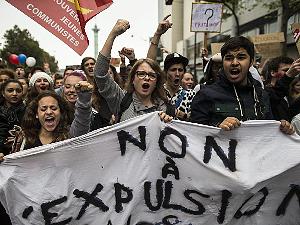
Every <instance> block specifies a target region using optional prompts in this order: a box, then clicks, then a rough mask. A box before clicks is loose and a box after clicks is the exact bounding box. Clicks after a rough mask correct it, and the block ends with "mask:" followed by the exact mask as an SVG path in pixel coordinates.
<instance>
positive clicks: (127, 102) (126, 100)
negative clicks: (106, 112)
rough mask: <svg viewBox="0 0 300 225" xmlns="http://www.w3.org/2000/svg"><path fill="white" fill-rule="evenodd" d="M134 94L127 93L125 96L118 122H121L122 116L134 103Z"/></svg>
mask: <svg viewBox="0 0 300 225" xmlns="http://www.w3.org/2000/svg"><path fill="white" fill-rule="evenodd" d="M132 101H133V98H132V93H128V92H126V94H125V96H124V97H123V98H122V101H121V104H120V111H119V113H118V119H117V122H120V119H121V117H122V114H123V113H124V112H125V111H126V109H128V108H129V106H130V104H131V103H132Z"/></svg>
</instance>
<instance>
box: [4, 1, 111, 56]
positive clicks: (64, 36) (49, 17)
mask: <svg viewBox="0 0 300 225" xmlns="http://www.w3.org/2000/svg"><path fill="white" fill-rule="evenodd" d="M6 1H7V2H9V3H10V4H11V5H13V6H14V7H16V8H17V9H19V10H20V11H22V12H23V13H25V14H26V15H27V16H29V17H30V18H31V19H33V20H34V21H36V22H37V23H39V24H40V25H41V26H43V27H44V28H45V29H47V30H48V31H49V32H51V33H52V34H54V35H55V36H56V37H58V38H59V39H60V40H62V41H63V42H64V43H66V44H67V45H68V46H69V47H70V48H72V49H73V50H74V51H75V52H77V53H78V54H79V55H82V53H83V52H84V51H85V50H86V48H87V47H88V44H89V41H88V38H87V35H86V32H85V25H86V23H87V22H88V21H89V20H90V19H91V18H93V17H94V16H95V15H97V14H98V13H99V12H101V11H103V10H104V9H106V8H107V7H109V6H110V5H111V4H112V0H43V1H41V0H26V1H20V0H6Z"/></svg>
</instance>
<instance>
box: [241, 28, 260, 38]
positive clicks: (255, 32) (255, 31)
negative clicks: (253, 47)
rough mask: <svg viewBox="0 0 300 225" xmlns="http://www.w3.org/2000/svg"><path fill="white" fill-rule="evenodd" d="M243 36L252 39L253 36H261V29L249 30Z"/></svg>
mask: <svg viewBox="0 0 300 225" xmlns="http://www.w3.org/2000/svg"><path fill="white" fill-rule="evenodd" d="M242 35H243V36H245V37H251V36H255V35H259V28H255V29H252V30H248V31H246V32H244V33H242Z"/></svg>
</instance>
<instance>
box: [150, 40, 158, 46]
mask: <svg viewBox="0 0 300 225" xmlns="http://www.w3.org/2000/svg"><path fill="white" fill-rule="evenodd" d="M150 43H151V44H153V45H156V46H158V43H154V42H153V41H150Z"/></svg>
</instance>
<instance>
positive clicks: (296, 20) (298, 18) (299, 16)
mask: <svg viewBox="0 0 300 225" xmlns="http://www.w3.org/2000/svg"><path fill="white" fill-rule="evenodd" d="M293 23H300V13H296V14H294V15H293V16H291V17H290V19H289V21H288V25H287V34H291V33H292V30H291V25H292V24H293Z"/></svg>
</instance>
